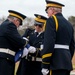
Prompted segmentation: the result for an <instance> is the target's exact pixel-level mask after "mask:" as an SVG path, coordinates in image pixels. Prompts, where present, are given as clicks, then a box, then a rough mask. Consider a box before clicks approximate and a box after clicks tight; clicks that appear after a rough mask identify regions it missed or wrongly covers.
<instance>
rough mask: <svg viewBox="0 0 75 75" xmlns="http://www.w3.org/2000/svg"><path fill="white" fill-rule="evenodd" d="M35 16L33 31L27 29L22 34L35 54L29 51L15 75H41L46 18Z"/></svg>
mask: <svg viewBox="0 0 75 75" xmlns="http://www.w3.org/2000/svg"><path fill="white" fill-rule="evenodd" d="M34 15H35V22H34V27H35V29H31V28H28V29H26V31H25V33H24V35H23V36H24V37H28V39H29V42H28V44H29V45H30V46H33V47H35V48H36V52H35V53H34V52H33V50H32V51H30V53H29V54H28V56H27V57H26V58H22V60H21V63H20V66H19V69H18V71H17V75H42V73H41V62H42V59H41V49H42V43H43V39H44V25H45V23H46V20H47V18H46V17H44V16H42V15H39V14H34Z"/></svg>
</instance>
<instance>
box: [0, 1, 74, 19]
mask: <svg viewBox="0 0 75 75" xmlns="http://www.w3.org/2000/svg"><path fill="white" fill-rule="evenodd" d="M54 1H58V2H61V3H63V4H64V5H65V7H63V12H62V13H63V15H64V16H65V17H66V18H68V17H69V16H75V0H54ZM45 6H46V2H45V0H0V17H2V16H8V14H9V13H8V10H16V11H19V12H21V13H23V14H25V15H26V16H28V17H34V14H40V15H44V16H47V14H46V13H45Z"/></svg>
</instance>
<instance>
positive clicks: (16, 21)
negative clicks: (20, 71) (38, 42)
mask: <svg viewBox="0 0 75 75" xmlns="http://www.w3.org/2000/svg"><path fill="white" fill-rule="evenodd" d="M8 12H9V16H8V18H7V19H6V20H5V21H4V22H3V23H2V24H1V25H0V75H14V67H15V61H14V56H15V53H16V52H17V51H18V50H19V49H20V48H23V47H24V45H25V44H26V40H25V39H23V38H22V37H21V36H20V34H19V33H18V31H17V27H18V26H19V25H21V24H22V21H23V20H24V19H25V18H26V16H25V15H23V14H21V13H19V12H16V11H13V10H9V11H8Z"/></svg>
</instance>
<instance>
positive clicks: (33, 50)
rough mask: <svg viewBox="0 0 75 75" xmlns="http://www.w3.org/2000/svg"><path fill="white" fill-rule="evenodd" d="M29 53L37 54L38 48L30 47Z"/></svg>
mask: <svg viewBox="0 0 75 75" xmlns="http://www.w3.org/2000/svg"><path fill="white" fill-rule="evenodd" d="M28 51H29V53H35V52H36V48H35V47H33V46H30V47H29V48H28Z"/></svg>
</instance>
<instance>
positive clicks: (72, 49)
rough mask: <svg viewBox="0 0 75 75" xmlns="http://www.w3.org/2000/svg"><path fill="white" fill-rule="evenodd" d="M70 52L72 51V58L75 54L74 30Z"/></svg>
mask: <svg viewBox="0 0 75 75" xmlns="http://www.w3.org/2000/svg"><path fill="white" fill-rule="evenodd" d="M70 53H71V58H72V57H73V55H74V30H73V34H72V39H71V43H70Z"/></svg>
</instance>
